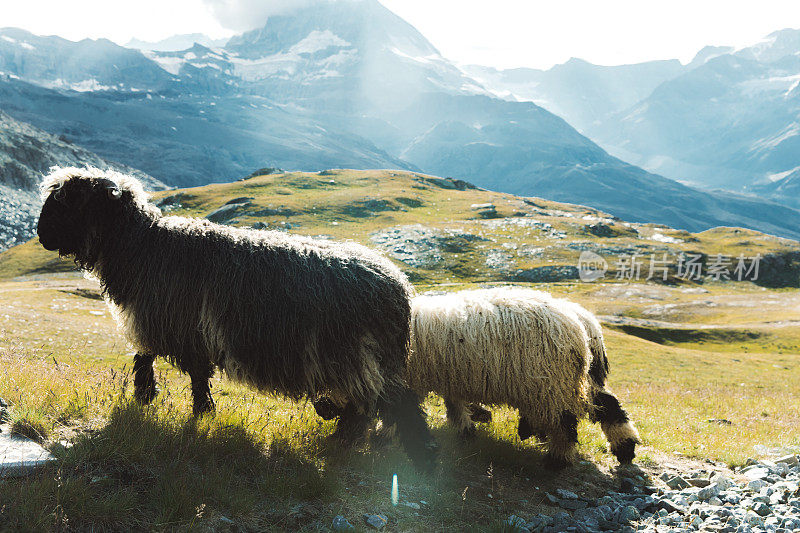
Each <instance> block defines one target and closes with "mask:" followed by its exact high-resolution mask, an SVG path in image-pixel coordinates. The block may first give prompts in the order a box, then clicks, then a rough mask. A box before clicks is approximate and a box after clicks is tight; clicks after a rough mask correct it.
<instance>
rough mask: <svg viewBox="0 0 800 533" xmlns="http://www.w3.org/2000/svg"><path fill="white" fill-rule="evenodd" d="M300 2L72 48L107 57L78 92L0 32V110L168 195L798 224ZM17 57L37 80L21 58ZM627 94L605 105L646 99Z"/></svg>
mask: <svg viewBox="0 0 800 533" xmlns="http://www.w3.org/2000/svg"><path fill="white" fill-rule="evenodd" d="M304 5H306V7H304V8H299V9H296V10H294V11H292V12H290V13H288V14H285V15H281V16H276V17H270V18H269V19H268V20H267V22H266V24H265V25H264V26H263V27H262V28H258V29H256V30H253V31H251V32H247V33H244V34H242V35H239V36H235V37H233V38H231V39H230V40H229V41H228V43H227V44H226V46H225V47H224V48H207V47H204V46H201V45H194V46H193V47H192V48H190V49H187V50H183V51H172V52H153V51H147V52H140V51H134V50H127V51H126V52H124V53H123V52H122V51H125V50H126V49H121V50H122V51H120V50H118V49H117V48H120V47H116V48H114V47H109V46H108V43H106V42H100V41H97V42H93V41H90V42H85V43H84V42H83V41H82V43H84V44H83V45H81V46H82V48H80V49H83V48H86V49H90V50H95V49H98V50H105V49H108V58H107V59H108V60H105V61H104V60H103V57H102V54H99V55H96V54H92V55H91V58H92V61H91V62H90V63H89V65H90V66H91V68H92V70H91V72H89V73H85V74H84V73H82V72H81V69H80V64H79V63H75V62H72V63H70V65H71V66H72V67H74V68H75V69H76V70H75V71H72V70H71V71H70V72H69V76H70V77H69V79H70V80H71V81H70V83H73V84H74V83H75V80H82V79H85V77H86V76H88V75H89V74H91V75H92V76H94V77H93V78H92V79H97V81H98V83H102V85H103V86H104V88H103V89H102V90H88V91H84V92H79V91H77V90H68V89H66V88H64V87H68V86H61V88H57V89H56V88H54V87H56V86H58V84H56V83H55V81H54V78H53V76H55V75H56V73H55V71H53V70H52V69H47V68H42V67H41V66H40V63H42V62H43V61H44V60H45V58H44V57H43V56H42V53H41V52H39V51H37V50H38V48H37V47H41V48H43V49H44V48H47V47H48V46H52V47H61V46H62V45H63V50H61V51H59V52H58V53H59V54H61V55H68V54H70V53H75V50H78V49H79V48H77V47H76V46H77V44H80V43H71V44H66V45H65V44H63V43H62V42H61V41H63V40H59V39H58V38H41V41H37V40H36V39H33V38H28V37H26V40H22V35H20V34H15V33H13V32H12V33H9V32H8V31H7V30H6V31H0V40H2V38H3V37H10V38H11V39H14V42H10V41H7V39H6V40H5V41H6V42H7V45H8V46H6V45H3V46H4V47H3V48H0V64H2V65H4V66H3V67H2V68H3V69H4V71H5V72H6V76H5V78H0V101H3V102H4V104H5V103H7V108H6V109H7V111H8V113H9V114H11V115H12V116H14V117H15V118H17V119H20V120H24V121H27V122H30V123H32V124H34V125H35V126H37V127H40V128H43V129H45V130H47V131H50V132H53V133H56V134H63V135H65V136H66V137H67V138H68V139H70V140H71V141H74V142H76V143H78V144H81V145H83V146H85V147H87V148H88V149H90V150H92V151H94V152H96V153H98V154H100V155H101V156H103V157H108V158H110V159H113V160H118V161H122V162H124V163H126V164H129V165H131V166H134V167H136V168H140V169H142V170H143V171H145V172H148V173H150V174H152V175H154V176H156V177H158V178H159V179H162V180H163V181H165V182H167V183H169V184H171V185H181V186H187V185H201V184H205V183H209V182H219V181H229V180H233V179H236V178H238V177H239V176H243V175H247V174H249V173H250V172H251V171H252V170H253V169H255V168H260V167H267V166H269V167H279V168H286V169H300V170H320V169H324V168H332V167H340V168H341V167H347V168H362V169H364V168H396V169H414V170H416V169H422V170H425V171H428V172H435V173H437V174H440V175H446V176H453V177H456V178H469V179H471V180H473V181H474V182H475V183H476V184H478V185H481V186H487V187H492V188H495V189H498V190H503V191H511V192H515V193H518V194H525V195H539V194H545V193H546V194H547V195H550V196H551V197H553V198H559V199H561V200H564V201H572V202H581V203H587V204H590V205H593V206H596V207H598V208H602V209H605V210H607V211H610V212H612V213H614V214H618V215H624V216H627V217H629V218H630V219H632V220H641V221H645V220H646V221H653V222H659V223H664V224H669V225H672V226H676V227H681V228H689V229H704V228H708V227H711V226H714V225H718V224H737V225H738V224H742V225H748V226H750V227H753V228H756V229H763V230H764V231H770V232H775V233H777V234H780V235H788V236H792V235H795V233H794V232H795V231H796V229H795V228H796V227H797V226H798V225H800V224H797V222H798V221H800V213H798V212H795V211H792V210H789V209H785V210H782V211H780V210H776V209H775V207H774V205H773V204H772V203H770V202H760V203H759V201H757V200H741V199H739V200H735V199H731V198H722V197H719V196H715V195H713V194H706V193H699V192H698V191H692V190H690V189H686V188H684V187H680V186H679V185H677V184H676V183H674V182H672V181H669V180H665V179H663V178H661V177H659V176H655V175H652V174H649V173H647V172H643V171H641V170H640V169H637V168H636V167H633V166H631V165H629V164H627V163H625V162H623V161H620V160H619V159H617V158H615V157H611V156H610V155H609V154H608V153H606V152H605V151H604V150H603V149H601V148H600V147H599V146H597V145H596V144H594V143H593V142H592V141H590V140H589V139H588V138H586V137H584V136H582V135H580V134H579V133H578V132H577V131H576V130H575V129H573V128H572V127H571V126H570V125H569V124H567V123H566V122H564V120H562V119H560V118H559V117H557V116H555V115H553V114H552V113H550V112H548V111H546V110H544V109H542V108H541V107H538V106H536V105H535V104H532V103H529V102H512V101H507V100H503V99H500V98H497V97H496V96H494V95H493V94H492V92H491V91H489V90H488V89H487V88H486V87H484V86H483V85H482V84H481V83H479V82H477V81H476V80H474V79H473V78H471V77H470V76H468V75H467V74H465V73H464V72H462V71H461V70H460V69H459V68H457V67H456V66H455V65H454V64H453V63H452V62H450V61H448V60H447V59H446V58H444V57H442V56H441V54H440V53H439V52H438V51H437V50H436V48H435V47H434V46H433V45H431V44H430V43H429V42H428V41H427V40H426V39H425V37H424V36H423V35H421V34H420V33H419V32H418V31H417V30H416V29H414V28H413V27H412V26H411V25H409V24H408V23H407V22H405V21H403V20H402V19H400V18H399V17H397V16H396V15H395V14H393V13H392V12H390V11H389V10H387V9H386V8H385V7H383V6H382V5H381V4H380V3H379V2H377V1H376V0H348V1H341V2H332V1H327V0H325V1H319V2H312V3H311V5H307V4H304ZM14 35H16V37H14ZM92 43H94V44H92ZM23 44H25V45H27V46H23ZM114 46H116V45H114ZM29 47H34V50H30V49H29ZM28 54H33V55H32V57H31V62H32V65H34V67H36V68H28V66H26V65H24V64H23V63H24V62H23V61H21V59H20V58H22V59H24V58H25V57H27V55H28ZM117 57H121V58H124V59H126V61H129V62H130V65H131V68H129V69H127V70H126V76H134V77H135V74H136V73H137V72H139V73H142V76H143V77H142V79H141V80H139V81H136V80H135V79H130V78H129V77H126V78H125V81H124V83H122V82H120V83H112V82H113V79H106V78H105V77H103V76H104V75H105V73H107V72H111V71H113V68H114V65H116V58H117ZM15 58H16V59H15ZM37 65H39V66H37ZM133 65H135V68H134V66H133ZM575 66H576V67H577V71H578V72H580V71H581V69H582V68H583V67H582V66H581V65H579V64H576V65H575ZM651 67H652V68H651ZM673 67H674V65H673V64H672V63H669V62H667V63H664V64H657V65H651V66H650V67H632V69H633V70H632V71H631V74H630V76H629V77H630V78H631V79H635V78H636V77H637V74H636V73H640V74H641V77H643V78H647V80H649V81H647V83H650V84H653V83H657V79H660V78H659V76H664V75H666V74H663V73H662V74H658V72H661V70H664V71H666V70H669V69H672V68H673ZM570 68H571V67H570ZM6 69H11V70H6ZM153 69H157V70H158V71H160V73H159V74H158V75H155V74H152V70H153ZM637 69H638V70H637ZM648 69H650V70H652V71H653V72H651V73H650V74H647V73H648V72H650V71H649V70H648ZM596 70H597V69H591V68H590V69H589V71H590V72H594V74H592V75H593V76H595V78H596V79H605V78H603V76H605V74H604V73H605V71H602V70H601V71H597V72H595V71H596ZM645 74H647V75H645ZM16 78H20V79H16ZM565 79H570V78H569V77H567V78H565ZM576 79H577V78H576ZM564 83H567V82H564ZM570 83H571V82H570ZM609 83H610V82H609ZM643 83H644V82H643ZM580 86H582V84H581V83H577V82H576V83H575V87H576V89H575V94H579V93H580V90H579V88H578V87H580ZM642 87H644V86H642ZM73 88H74V87H73ZM134 88H135V89H136V90H134ZM626 90H628V92H627V93H625V94H626V95H627V96H625V97H624V98H622V96H620V98H621V100H619V101H617V100H614V105H624V104H623V103H620V102H627V101H629V100H631V99H633V98H635V97H637V96H636V94H638V93H637V92H636V91H645V90H646V88H639V89H636V90H633V89H626ZM620 93H621V90H620ZM595 94H596V95H602V94H603V91H601V90H598V91H597V93H595ZM623 96H624V95H623ZM692 202H694V203H692ZM709 211H710V212H709ZM739 221H741V222H739Z"/></svg>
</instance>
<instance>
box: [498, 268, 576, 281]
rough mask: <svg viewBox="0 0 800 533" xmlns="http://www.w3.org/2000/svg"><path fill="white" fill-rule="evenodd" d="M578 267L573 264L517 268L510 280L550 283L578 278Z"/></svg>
mask: <svg viewBox="0 0 800 533" xmlns="http://www.w3.org/2000/svg"><path fill="white" fill-rule="evenodd" d="M578 277H579V276H578V267H574V266H542V267H536V268H529V269H525V270H518V271H517V273H516V274H515V275H514V277H513V279H512V280H509V281H526V282H531V283H552V282H556V281H564V280H568V279H578Z"/></svg>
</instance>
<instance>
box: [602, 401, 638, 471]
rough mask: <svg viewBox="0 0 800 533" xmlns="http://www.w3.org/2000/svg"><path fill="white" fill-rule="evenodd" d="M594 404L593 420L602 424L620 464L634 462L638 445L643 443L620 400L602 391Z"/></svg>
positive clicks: (612, 451)
mask: <svg viewBox="0 0 800 533" xmlns="http://www.w3.org/2000/svg"><path fill="white" fill-rule="evenodd" d="M592 403H593V405H592V420H593V421H595V422H600V428H601V429H602V430H603V433H604V434H605V436H606V439H608V442H609V444H610V445H611V453H613V454H614V456H615V457H616V458H617V460H618V461H619V462H620V463H623V464H624V463H630V462H631V461H633V458H634V457H635V456H636V453H635V449H636V445H637V444H638V443H640V442H641V441H640V440H639V433H638V432H637V431H636V428H635V427H633V424H632V423H631V421H630V419H629V418H628V413H627V412H625V409H623V408H622V406H621V405H620V403H619V400H617V398H616V397H615V396H614V395H613V394H611V393H610V392H608V391H607V390H600V391H596V392H595V393H594V395H593V398H592Z"/></svg>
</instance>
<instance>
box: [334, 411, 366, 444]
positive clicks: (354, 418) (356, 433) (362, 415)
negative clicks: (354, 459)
mask: <svg viewBox="0 0 800 533" xmlns="http://www.w3.org/2000/svg"><path fill="white" fill-rule="evenodd" d="M367 411H368V410H367V409H365V408H363V407H362V408H359V406H357V405H356V404H355V403H354V402H353V401H352V400H351V401H349V402H347V405H345V406H344V408H343V409H341V410H340V411H339V421H338V422H337V423H336V431H335V432H334V434H333V436H334V437H335V438H337V439H339V440H340V441H341V442H342V443H344V444H348V445H349V444H354V443H356V442H358V441H359V440H361V439H363V438H364V436H365V434H366V432H367V428H368V427H369V424H370V421H371V419H372V417H371V416H369V414H368V413H367ZM369 411H374V409H370V410H369Z"/></svg>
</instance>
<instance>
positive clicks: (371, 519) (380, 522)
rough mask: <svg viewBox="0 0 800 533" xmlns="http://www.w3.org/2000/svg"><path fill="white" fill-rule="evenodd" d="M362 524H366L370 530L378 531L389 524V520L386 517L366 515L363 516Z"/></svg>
mask: <svg viewBox="0 0 800 533" xmlns="http://www.w3.org/2000/svg"><path fill="white" fill-rule="evenodd" d="M364 522H366V523H367V525H368V526H370V527H371V528H373V529H377V530H378V531H380V530H381V529H383V528H384V527H386V524H387V523H389V519H388V518H387V517H386V515H382V514H369V513H366V514H364Z"/></svg>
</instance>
